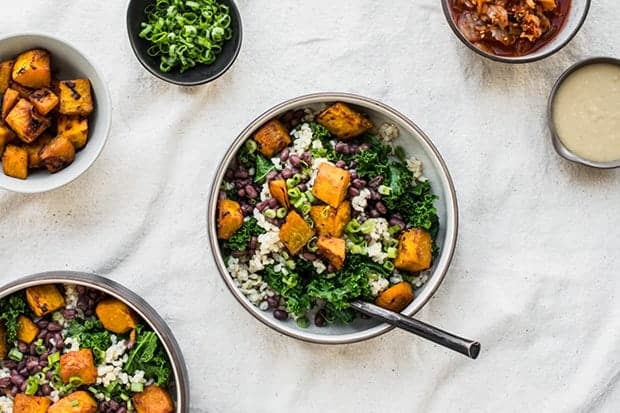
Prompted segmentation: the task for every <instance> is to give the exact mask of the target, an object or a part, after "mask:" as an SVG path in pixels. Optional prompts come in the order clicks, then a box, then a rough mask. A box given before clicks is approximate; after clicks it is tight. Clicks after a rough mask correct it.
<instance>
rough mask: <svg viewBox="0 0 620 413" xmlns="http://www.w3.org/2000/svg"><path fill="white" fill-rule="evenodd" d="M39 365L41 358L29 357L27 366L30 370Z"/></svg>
mask: <svg viewBox="0 0 620 413" xmlns="http://www.w3.org/2000/svg"><path fill="white" fill-rule="evenodd" d="M38 365H39V360H37V359H35V358H34V357H28V361H27V362H26V368H27V369H28V370H32V369H33V368H35V367H37V366H38Z"/></svg>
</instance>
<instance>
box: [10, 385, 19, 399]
mask: <svg viewBox="0 0 620 413" xmlns="http://www.w3.org/2000/svg"><path fill="white" fill-rule="evenodd" d="M17 393H19V387H17V386H13V387H11V396H13V397H15V396H17Z"/></svg>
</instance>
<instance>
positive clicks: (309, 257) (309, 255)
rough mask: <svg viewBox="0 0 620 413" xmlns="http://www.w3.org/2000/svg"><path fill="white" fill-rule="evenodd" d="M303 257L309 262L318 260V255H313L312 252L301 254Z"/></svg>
mask: <svg viewBox="0 0 620 413" xmlns="http://www.w3.org/2000/svg"><path fill="white" fill-rule="evenodd" d="M301 256H302V257H304V258H305V259H306V260H308V261H316V259H317V256H316V254H313V253H311V252H304V253H303V254H301Z"/></svg>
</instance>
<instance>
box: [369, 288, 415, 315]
mask: <svg viewBox="0 0 620 413" xmlns="http://www.w3.org/2000/svg"><path fill="white" fill-rule="evenodd" d="M413 298H414V294H413V288H412V287H411V284H409V283H408V282H406V281H402V282H399V283H398V284H395V285H393V286H391V287H390V288H388V289H387V290H385V291H383V292H382V293H381V294H379V295H378V296H377V298H376V299H375V304H376V305H378V306H379V307H383V308H386V309H388V310H391V311H395V312H397V313H400V312H401V311H403V310H404V309H405V308H406V307H407V306H408V305H409V304H410V303H411V302H412V301H413Z"/></svg>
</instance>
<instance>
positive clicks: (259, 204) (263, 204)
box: [256, 200, 269, 212]
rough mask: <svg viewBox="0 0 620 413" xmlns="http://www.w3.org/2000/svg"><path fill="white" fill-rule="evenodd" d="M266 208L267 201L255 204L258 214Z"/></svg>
mask: <svg viewBox="0 0 620 413" xmlns="http://www.w3.org/2000/svg"><path fill="white" fill-rule="evenodd" d="M268 206H269V200H266V201H260V202H259V203H258V204H256V209H258V210H259V211H260V212H263V211H264V210H265V209H266V208H267V207H268Z"/></svg>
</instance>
